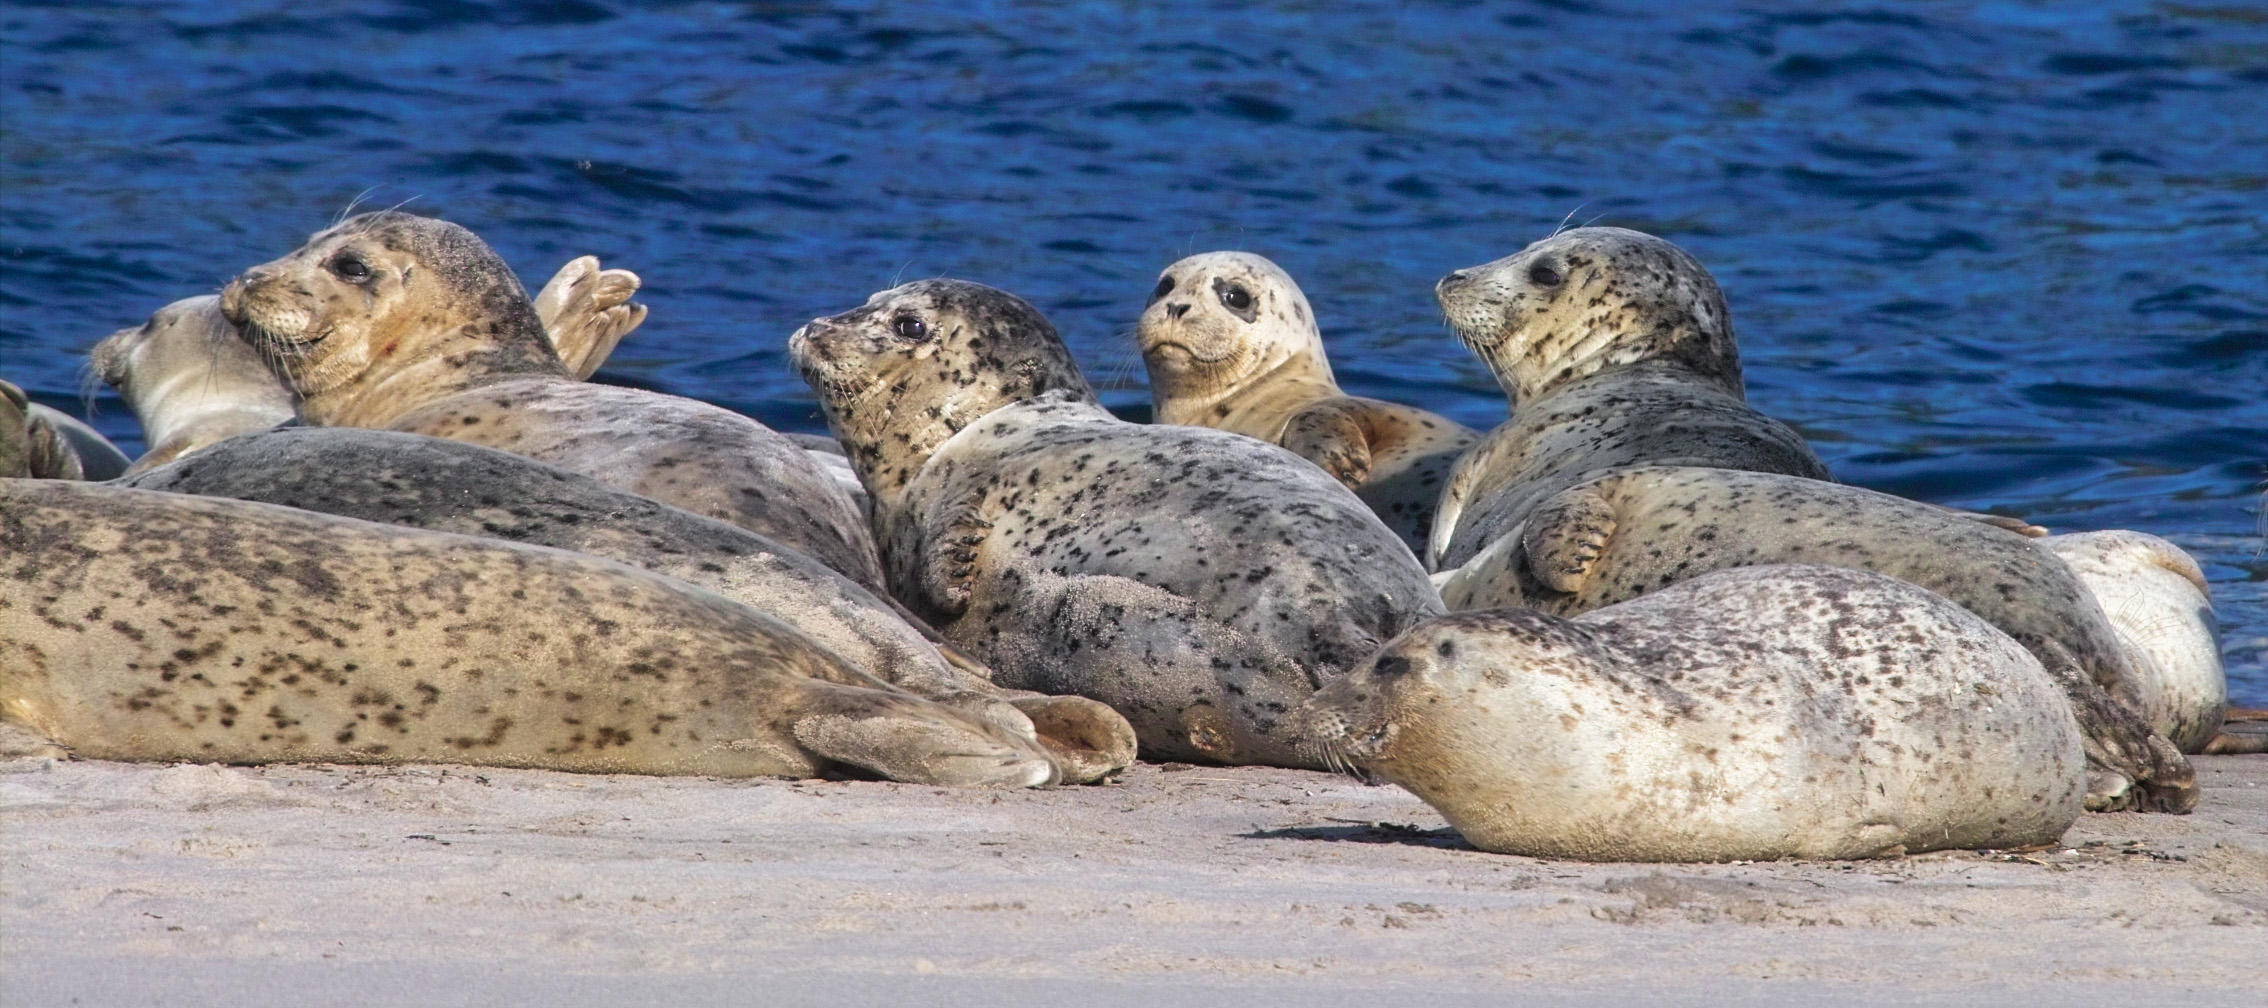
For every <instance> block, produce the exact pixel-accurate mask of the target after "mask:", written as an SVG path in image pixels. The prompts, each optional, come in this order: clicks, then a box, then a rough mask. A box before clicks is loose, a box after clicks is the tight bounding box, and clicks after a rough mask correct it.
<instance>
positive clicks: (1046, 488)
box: [790, 280, 1439, 766]
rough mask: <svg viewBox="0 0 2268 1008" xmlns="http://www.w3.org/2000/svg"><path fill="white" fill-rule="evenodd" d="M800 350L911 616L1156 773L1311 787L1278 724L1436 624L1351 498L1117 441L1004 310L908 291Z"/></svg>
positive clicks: (1175, 448) (1184, 444) (1057, 358)
mask: <svg viewBox="0 0 2268 1008" xmlns="http://www.w3.org/2000/svg"><path fill="white" fill-rule="evenodd" d="M790 345H791V349H792V351H793V355H794V358H795V361H796V364H797V366H798V368H800V369H801V370H802V372H803V374H804V376H805V378H806V379H807V380H808V381H810V383H811V385H812V387H813V388H814V389H815V390H817V392H818V393H819V398H820V402H821V405H822V406H823V407H824V408H825V410H826V412H827V418H828V423H829V424H830V426H832V428H833V429H834V432H835V435H836V437H837V438H838V439H839V440H840V441H841V442H842V444H843V446H844V447H845V448H846V449H847V450H848V452H849V454H850V457H851V459H852V462H853V464H854V465H855V466H856V467H857V469H858V471H859V476H860V479H861V480H862V481H863V482H864V483H865V484H866V486H867V488H868V490H869V491H871V492H872V494H873V501H874V520H875V528H876V531H877V533H878V536H879V538H880V539H881V540H882V542H883V544H884V555H885V566H886V567H887V569H888V573H889V580H890V585H891V588H892V589H893V591H894V592H895V593H896V594H897V595H898V597H899V598H900V599H901V600H903V601H905V602H906V603H907V604H909V605H911V606H913V607H914V608H915V610H916V611H917V612H919V613H920V614H922V615H923V616H925V617H928V618H930V620H931V622H933V623H934V624H935V625H936V626H937V627H938V629H939V630H941V631H942V632H944V634H945V635H946V637H947V638H948V639H950V640H952V641H953V642H955V643H957V644H961V645H963V646H965V647H967V648H969V649H970V650H971V651H973V652H975V653H976V654H978V655H979V656H980V657H982V658H983V659H985V661H986V662H987V663H989V664H990V665H991V666H992V668H993V669H994V671H995V672H996V673H997V674H998V676H999V678H1000V681H1001V682H1002V683H1003V684H1004V685H1010V686H1017V687H1022V688H1029V689H1038V690H1042V691H1044V692H1072V691H1075V692H1078V693H1080V694H1082V695H1085V696H1089V697H1092V698H1094V699H1097V700H1101V701H1103V702H1105V703H1108V704H1110V705H1111V706H1112V707H1114V708H1117V709H1118V710H1119V712H1120V713H1123V714H1125V715H1126V716H1127V718H1128V720H1130V721H1132V722H1133V723H1134V727H1135V731H1136V733H1137V735H1139V737H1140V738H1141V741H1142V745H1143V747H1144V750H1145V752H1147V753H1149V754H1150V755H1151V756H1152V757H1154V758H1201V759H1208V760H1214V761H1218V762H1268V763H1279V764H1283V765H1289V766H1318V765H1320V763H1319V762H1318V759H1319V757H1318V754H1317V753H1315V752H1314V751H1313V749H1312V747H1310V746H1308V745H1307V744H1306V741H1305V740H1304V739H1302V738H1299V737H1297V736H1295V735H1292V734H1290V733H1289V732H1288V731H1287V730H1286V726H1285V725H1284V724H1282V719H1283V717H1284V715H1285V714H1286V713H1287V712H1288V711H1289V710H1290V709H1291V708H1292V706H1294V705H1296V704H1297V703H1298V702H1299V701H1300V700H1302V699H1304V698H1305V697H1306V696H1307V695H1308V694H1309V693H1311V692H1313V690H1314V688H1315V685H1316V684H1317V683H1318V682H1321V681H1323V680H1325V679H1328V678H1330V677H1334V676H1336V675H1338V674H1340V673H1341V672H1343V671H1344V670H1345V669H1346V668H1348V667H1350V666H1351V665H1353V664H1354V663H1355V662H1356V661H1359V660H1360V659H1361V658H1362V657H1363V656H1365V655H1367V654H1368V653H1369V652H1370V651H1372V650H1374V649H1375V648H1376V647H1377V644H1378V642H1379V641H1383V640H1385V639H1387V638H1388V637H1390V636H1392V635H1393V634H1394V633H1396V632H1399V630H1400V629H1402V628H1403V627H1405V626H1407V625H1408V624H1409V623H1410V622H1412V621H1413V620H1414V619H1416V618H1420V617H1423V616H1426V615H1431V614H1433V613H1436V612H1438V611H1439V600H1438V599H1437V598H1436V597H1435V595H1434V593H1433V591H1432V587H1431V585H1430V583H1429V582H1428V581H1427V580H1426V578H1425V574H1424V572H1423V571H1422V570H1421V569H1419V567H1418V566H1417V563H1416V561H1415V559H1414V558H1412V557H1411V556H1410V555H1409V551H1408V550H1407V549H1406V548H1404V547H1402V546H1401V545H1400V543H1399V541H1398V540H1397V539H1396V538H1395V537H1394V535H1393V533H1392V532H1390V531H1389V530H1387V529H1386V527H1385V526H1384V525H1382V524H1380V523H1379V521H1378V519H1377V517H1376V516H1375V515H1373V514H1371V513H1370V511H1369V509H1368V508H1366V507H1364V506H1363V504H1362V502H1361V501H1360V500H1359V499H1357V498H1355V497H1354V496H1353V495H1352V494H1351V493H1349V492H1348V491H1347V489H1346V488H1345V487H1344V486H1342V485H1340V484H1339V483H1338V482H1337V481H1335V480H1333V479H1332V478H1331V477H1330V476H1329V475H1327V474H1325V473H1323V472H1322V471H1321V470H1319V469H1317V468H1315V467H1314V466H1313V465H1310V464H1308V463H1306V462H1305V461H1303V460H1301V459H1299V458H1297V457H1296V456H1293V455H1291V454H1290V453H1289V452H1286V451H1284V450H1283V449H1281V448H1277V447H1275V446H1272V445H1267V444H1263V443H1260V442H1258V441H1254V440H1252V439H1250V438H1245V437H1239V436H1236V435H1232V434H1228V433H1226V432H1222V431H1214V430H1206V429H1202V428H1193V427H1177V426H1166V425H1147V424H1129V423H1125V422H1123V421H1120V420H1118V419H1116V418H1115V417H1112V416H1111V415H1110V413H1109V412H1108V411H1106V410H1104V409H1103V408H1102V406H1101V405H1100V404H1099V403H1097V402H1096V401H1095V399H1094V396H1093V395H1092V393H1090V392H1089V391H1088V388H1087V384H1086V382H1085V380H1084V379H1083V378H1081V377H1080V375H1079V372H1078V370H1077V369H1076V368H1075V367H1074V366H1073V365H1072V363H1071V358H1070V354H1069V352H1068V351H1067V350H1066V349H1065V348H1064V347H1063V344H1062V341H1061V340H1060V339H1059V338H1058V337H1057V336H1056V333H1055V330H1054V328H1053V327H1051V326H1050V325H1048V323H1047V320H1046V319H1045V318H1043V317H1041V315H1040V314H1039V312H1038V311H1036V310H1034V309H1033V308H1032V307H1031V306H1030V305H1028V304H1025V303H1024V302H1023V301H1021V300H1018V299H1017V298H1015V297H1013V296H1011V295H1009V294H1006V293H1004V292H1001V291H997V290H993V289H992V288H989V287H983V286H980V285H977V284H972V283H966V282H962V281H953V280H929V281H921V282H918V283H913V284H907V285H905V286H903V287H898V288H894V289H892V290H888V291H883V292H881V293H879V294H876V295H875V296H874V297H872V298H870V299H869V300H868V301H867V303H866V304H865V305H864V306H863V307H860V308H858V309H855V310H852V311H850V312H846V313H843V314H841V315H837V316H833V317H830V318H822V319H818V320H815V321H813V322H812V323H810V324H809V325H806V326H804V327H803V328H802V329H801V330H799V331H798V332H797V333H796V334H795V336H794V337H793V339H792V340H791V341H790Z"/></svg>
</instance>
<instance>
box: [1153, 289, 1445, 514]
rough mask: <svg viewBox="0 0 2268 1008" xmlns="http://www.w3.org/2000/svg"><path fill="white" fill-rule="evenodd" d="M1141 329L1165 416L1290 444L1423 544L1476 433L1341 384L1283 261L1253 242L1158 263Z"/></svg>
mask: <svg viewBox="0 0 2268 1008" xmlns="http://www.w3.org/2000/svg"><path fill="white" fill-rule="evenodd" d="M1134 340H1135V343H1136V344H1137V345H1139V346H1140V347H1141V349H1142V363H1143V365H1144V366H1146V367H1147V368H1148V369H1149V372H1150V400H1151V402H1152V403H1153V404H1154V405H1155V406H1156V408H1157V409H1156V416H1155V419H1156V421H1157V422H1158V423H1169V424H1188V425H1190V426H1195V427H1213V428H1217V429H1219V430H1225V431H1235V432H1236V433H1238V434H1242V435H1245V436H1246V437H1255V438H1259V439H1260V440H1262V441H1267V442H1269V443H1271V444H1279V445H1282V446H1284V447H1285V448H1288V449H1291V451H1292V453H1293V454H1295V455H1298V456H1299V457H1301V458H1304V459H1306V460H1308V461H1310V462H1313V463H1315V464H1316V465H1319V466H1322V467H1323V470H1324V471H1325V472H1328V473H1330V474H1331V475H1333V476H1336V477H1338V478H1339V481H1340V482H1342V483H1345V484H1346V485H1347V487H1348V488H1349V489H1352V490H1353V491H1354V492H1355V496H1357V497H1360V498H1362V500H1363V503H1365V504H1368V505H1370V509H1371V510H1372V511H1375V512H1377V513H1378V517H1379V519H1380V520H1381V521H1384V522H1385V523H1386V527H1387V528H1390V529H1393V530H1394V533H1395V534H1396V535H1399V536H1401V537H1402V541H1403V542H1404V543H1407V544H1409V547H1410V552H1411V553H1413V554H1416V555H1418V556H1421V557H1422V556H1423V555H1424V554H1425V539H1426V535H1427V534H1428V533H1429V532H1430V531H1431V530H1432V528H1433V509H1434V505H1435V504H1436V503H1437V502H1438V501H1439V500H1440V497H1441V487H1442V483H1443V482H1444V480H1445V479H1446V478H1447V476H1448V474H1449V467H1450V466H1452V465H1455V464H1456V461H1457V456H1459V455H1460V454H1463V452H1464V450H1465V448H1466V446H1468V445H1470V444H1472V443H1473V441H1474V439H1476V438H1478V437H1479V436H1480V435H1479V434H1478V433H1476V432H1474V431H1472V430H1470V429H1467V428H1466V427H1465V426H1464V425H1463V424H1460V423H1457V422H1456V421H1454V420H1451V419H1449V418H1448V417H1445V416H1442V415H1440V414H1438V413H1429V412H1427V411H1425V410H1421V409H1418V408H1416V407H1414V406H1403V405H1400V404H1398V403H1390V402H1385V401H1382V400H1378V399H1365V398H1362V397H1360V396H1350V395H1348V394H1346V393H1344V392H1341V391H1340V390H1339V385H1338V382H1337V381H1336V380H1334V379H1333V378H1332V376H1331V362H1330V359H1329V358H1327V357H1326V356H1324V353H1323V335H1322V333H1321V332H1320V331H1319V330H1318V329H1317V328H1316V323H1315V313H1314V311H1313V310H1312V309H1310V308H1309V307H1308V305H1307V296H1306V295H1305V294H1304V293H1302V292H1301V291H1300V289H1299V285H1298V284H1296V283H1293V282H1292V278H1291V276H1290V275H1289V274H1287V273H1285V272H1284V271H1283V269H1282V268H1280V267H1278V266H1277V265H1276V264H1275V263H1272V262H1269V261H1268V260H1267V259H1264V258H1262V257H1260V256H1257V255H1253V254H1252V253H1250V252H1207V253H1204V254H1202V255H1194V256H1190V257H1188V258H1186V259H1183V260H1181V261H1179V262H1176V263H1174V264H1173V265H1171V266H1168V267H1166V268H1165V272H1164V273H1162V274H1160V275H1159V277H1158V285H1157V287H1156V289H1155V290H1153V291H1152V292H1151V294H1150V303H1149V305H1148V306H1147V307H1145V308H1144V309H1143V310H1142V318H1141V321H1140V322H1139V323H1138V324H1137V325H1136V327H1135V331H1134Z"/></svg>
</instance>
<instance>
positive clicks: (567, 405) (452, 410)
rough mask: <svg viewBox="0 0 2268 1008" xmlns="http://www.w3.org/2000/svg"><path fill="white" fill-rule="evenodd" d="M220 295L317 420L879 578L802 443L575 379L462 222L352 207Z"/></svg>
mask: <svg viewBox="0 0 2268 1008" xmlns="http://www.w3.org/2000/svg"><path fill="white" fill-rule="evenodd" d="M221 310H222V311H223V312H225V313H226V314H227V315H228V317H229V320H230V321H231V322H234V323H235V324H236V325H237V327H238V329H239V331H241V332H242V333H243V334H244V336H245V338H246V339H247V340H249V341H250V342H251V343H252V344H253V345H254V346H255V347H257V348H259V349H260V351H261V352H262V354H263V355H264V356H265V357H266V358H267V360H268V364H269V366H270V367H271V368H272V369H274V370H275V372H276V374H277V376H278V377H280V378H282V379H283V380H284V381H285V383H287V384H289V385H290V386H291V387H292V391H293V392H294V393H295V394H296V395H297V396H298V402H299V416H300V419H301V420H303V421H305V422H307V423H310V424H317V425H322V426H337V427H374V428H380V429H387V430H398V431H407V432H409V433H413V434H430V435H433V436H436V437H446V438H450V439H452V440H457V441H468V442H472V443H474V444H482V445H487V446H489V447H491V448H501V449H503V450H505V451H509V452H514V453H517V454H520V455H526V456H528V457H530V458H534V459H537V460H538V461H542V462H548V463H550V464H552V465H555V466H558V467H560V468H562V469H566V470H568V471H570V472H578V473H582V474H583V475H585V476H590V477H592V478H594V479H597V480H599V481H601V482H604V483H609V484H612V485H614V486H617V487H621V488H622V489H624V490H628V491H630V492H632V493H635V494H639V495H641V496H645V497H651V498H654V499H655V500H659V501H661V502H663V503H665V504H674V505H676V506H678V507H681V508H684V509H686V510H688V511H692V512H694V513H696V514H703V515H708V516H709V517H711V518H717V519H721V520H724V521H729V522H731V523H733V524H735V525H739V526H741V527H743V528H747V529H750V530H753V531H756V532H761V533H763V534H765V535H768V536H771V537H773V538H775V539H778V540H780V541H782V542H785V543H787V544H788V545H790V546H793V547H795V548H796V549H797V550H800V551H802V552H803V553H805V554H807V555H809V556H811V557H812V558H813V559H816V560H818V561H819V562H821V563H824V564H826V565H827V566H829V567H833V568H834V569H836V570H838V571H841V572H842V573H844V574H846V575H848V576H849V577H850V578H851V579H852V580H854V581H857V582H859V583H860V584H863V585H867V586H868V587H878V586H879V585H880V583H881V570H880V565H879V563H878V561H877V560H876V559H875V555H874V543H873V538H872V535H871V533H869V532H868V531H867V527H866V518H865V515H863V514H861V513H860V511H859V509H858V507H857V505H856V504H854V503H853V502H852V501H851V500H850V498H848V497H846V496H845V495H844V494H843V493H842V492H841V491H840V490H838V489H836V488H835V485H834V483H833V481H832V480H831V479H830V478H829V477H828V476H827V474H826V473H824V472H822V471H820V469H819V467H818V466H817V465H815V464H813V462H812V461H811V459H810V458H809V457H808V456H806V455H805V454H804V452H803V450H802V449H801V448H799V447H797V446H796V445H795V444H793V443H791V442H790V441H788V440H787V439H786V438H784V437H781V436H780V435H779V434H778V433H777V432H774V431H773V430H772V429H771V428H768V427H765V426H764V425H762V424H760V423H757V422H756V421H754V420H750V419H748V418H747V417H744V416H741V415H739V414H737V413H733V412H730V411H728V410H724V409H719V408H717V407H715V406H711V405H709V404H707V403H702V402H696V401H694V400H691V399H683V398H679V397H677V396H672V395H664V394H661V393H658V392H647V391H643V390H639V389H628V388H620V387H615V386H609V385H594V384H590V383H587V382H580V381H576V380H575V379H574V378H573V377H572V376H571V375H570V374H569V373H568V371H567V368H566V366H565V365H564V364H562V363H561V362H560V359H559V356H558V355H557V354H556V353H555V352H553V350H552V349H551V346H550V344H549V343H548V342H547V341H546V340H545V337H544V334H543V330H542V327H541V326H540V325H539V323H538V322H537V319H536V315H535V311H534V309H533V308H532V307H531V306H530V304H529V302H528V298H527V295H526V294H525V293H524V292H523V291H522V290H521V288H520V284H519V281H518V280H515V279H513V277H512V273H511V271H510V270H509V269H507V268H506V267H505V265H504V263H503V261H502V260H500V259H498V258H497V256H496V254H495V253H494V252H493V251H490V249H489V248H488V246H487V245H486V244H484V243H483V242H482V241H481V240H480V239H479V238H478V237H476V236H475V235H474V234H473V233H472V232H470V231H467V230H465V229H464V228H462V227H459V226H457V225H455V224H450V223H447V222H445V221H439V220H434V219H431V218H427V217H416V216H412V215H409V214H403V213H395V212H383V213H374V214H364V215H362V216H359V217H355V218H352V219H350V220H348V221H347V222H345V223H343V224H340V225H339V226H337V227H334V228H331V229H329V230H327V231H323V232H321V233H319V234H317V235H315V236H314V237H312V238H310V239H308V241H307V244H305V245H302V246H301V247H300V248H299V250H298V251H295V252H293V253H292V254H290V255H287V256H285V257H283V258H281V259H278V260H276V261H274V262H272V263H268V264H266V265H264V266H257V267H254V268H253V269H251V270H249V271H247V272H246V273H245V274H244V275H243V276H240V277H238V278H236V279H235V280H233V281H231V282H230V283H229V285H228V287H227V288H226V289H225V290H223V291H222V292H221Z"/></svg>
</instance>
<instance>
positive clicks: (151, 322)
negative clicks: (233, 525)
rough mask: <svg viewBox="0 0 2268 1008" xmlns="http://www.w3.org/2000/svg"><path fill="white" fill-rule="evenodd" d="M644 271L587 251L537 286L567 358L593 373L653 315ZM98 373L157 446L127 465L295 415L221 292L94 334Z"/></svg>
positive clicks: (543, 317) (144, 465)
mask: <svg viewBox="0 0 2268 1008" xmlns="http://www.w3.org/2000/svg"><path fill="white" fill-rule="evenodd" d="M638 282H639V281H638V275H637V274H636V273H632V272H630V271H629V270H624V269H600V268H599V262H598V259H596V258H595V257H592V256H580V257H577V258H575V259H572V260H569V261H568V263H567V265H565V266H562V267H560V268H559V272H558V273H556V274H554V275H553V276H552V278H551V281H550V282H549V283H547V284H545V285H544V288H543V292H542V293H540V294H538V295H536V298H535V302H534V304H535V309H536V318H537V320H538V321H539V322H541V323H542V324H543V327H544V333H545V335H546V336H547V337H548V338H549V339H550V340H551V343H552V346H553V347H554V348H555V349H557V350H558V352H559V354H560V356H561V358H562V359H563V360H566V361H569V362H570V363H569V366H570V368H572V369H575V370H577V371H578V373H579V374H580V376H583V377H588V376H589V374H590V372H591V371H592V370H596V369H597V367H598V365H599V362H601V361H603V360H605V359H606V354H607V353H609V352H611V351H612V350H613V349H614V346H615V344H616V343H619V342H620V341H621V339H622V337H623V336H624V335H626V334H627V333H629V332H630V330H632V329H635V328H637V326H638V323H639V322H642V321H644V320H645V317H646V308H645V306H644V305H640V304H636V303H634V302H631V301H630V296H631V295H632V294H635V293H636V292H637V290H638ZM91 356H92V358H93V360H94V371H95V375H96V376H97V377H99V378H101V379H102V381H103V383H104V384H106V385H109V386H110V387H111V388H114V389H116V390H118V394H119V395H120V396H121V397H123V398H124V399H125V400H126V405H127V406H129V407H131V408H132V409H133V410H134V415H135V416H136V417H137V418H139V419H140V420H141V421H142V432H143V441H144V443H145V444H147V445H149V450H148V451H145V452H143V453H142V457H141V458H138V459H136V460H134V464H133V465H132V466H129V467H128V468H127V469H126V470H125V471H126V472H127V473H129V474H131V473H138V472H142V471H143V470H146V469H149V468H150V467H152V466H159V465H164V464H165V463H167V462H171V461H173V460H174V459H176V458H179V457H181V456H182V455H184V454H186V453H188V452H193V451H196V450H197V449H199V448H203V447H205V446H206V445H209V444H213V443H214V442H217V441H221V440H223V439H226V438H231V437H235V436H236V435H238V434H249V433H251V432H253V431H261V430H267V429H268V428H270V427H274V426H276V425H278V424H283V423H289V422H290V421H291V419H292V413H293V410H292V396H291V389H289V388H287V387H285V386H284V384H283V382H282V381H281V380H279V379H277V378H276V376H275V375H274V374H273V373H272V372H270V371H269V370H268V365H267V363H266V362H265V361H263V360H262V359H261V357H260V355H259V353H258V352H257V351H255V350H253V349H252V347H251V345H250V344H248V343H246V342H244V340H243V339H242V338H240V337H239V336H238V335H237V332H236V327H235V326H234V325H231V324H230V323H229V321H228V318H227V317H226V316H224V315H222V314H221V309H220V298H219V297H218V296H217V295H211V294H207V295H203V296H200V297H191V298H183V299H181V300H179V301H175V302H174V303H172V304H169V305H167V306H165V307H163V308H160V309H158V310H157V311H156V312H155V313H153V314H152V315H151V316H150V317H149V319H148V320H147V321H145V322H143V323H142V324H141V325H138V326H133V327H130V328H126V329H120V330H118V331H117V332H114V333H112V334H110V335H109V336H108V337H106V338H105V339H103V341H102V342H100V343H97V344H95V347H94V351H93V353H92V355H91Z"/></svg>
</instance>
